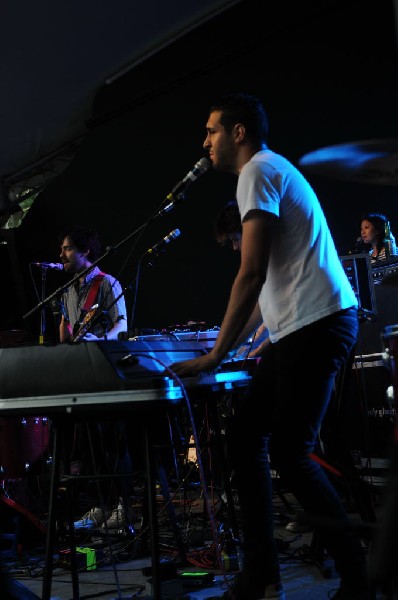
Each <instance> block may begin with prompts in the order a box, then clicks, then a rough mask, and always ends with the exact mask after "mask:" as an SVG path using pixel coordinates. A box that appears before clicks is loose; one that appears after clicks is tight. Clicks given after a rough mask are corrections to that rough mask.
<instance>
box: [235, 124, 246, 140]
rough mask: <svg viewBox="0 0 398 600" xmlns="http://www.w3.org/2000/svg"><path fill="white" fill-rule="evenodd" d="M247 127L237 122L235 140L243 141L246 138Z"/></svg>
mask: <svg viewBox="0 0 398 600" xmlns="http://www.w3.org/2000/svg"><path fill="white" fill-rule="evenodd" d="M245 135H246V127H245V126H244V125H243V124H242V123H235V125H234V137H235V142H242V141H243V140H244V139H245Z"/></svg>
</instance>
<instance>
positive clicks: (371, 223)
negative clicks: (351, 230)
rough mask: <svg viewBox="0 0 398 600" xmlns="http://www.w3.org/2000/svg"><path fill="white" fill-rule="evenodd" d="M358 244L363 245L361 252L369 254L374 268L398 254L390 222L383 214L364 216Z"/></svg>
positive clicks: (373, 213) (360, 248) (372, 213)
mask: <svg viewBox="0 0 398 600" xmlns="http://www.w3.org/2000/svg"><path fill="white" fill-rule="evenodd" d="M357 243H360V244H361V246H359V250H360V251H361V252H368V253H369V256H370V263H371V265H372V266H376V265H377V264H378V263H379V262H380V261H385V260H387V259H388V258H390V256H391V255H394V254H396V247H395V239H394V236H393V234H392V232H391V229H390V223H389V220H388V218H387V217H386V216H385V215H383V214H381V213H375V212H371V213H368V214H366V215H363V216H362V219H361V236H360V238H358V240H357ZM397 258H398V257H397Z"/></svg>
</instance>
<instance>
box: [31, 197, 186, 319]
mask: <svg viewBox="0 0 398 600" xmlns="http://www.w3.org/2000/svg"><path fill="white" fill-rule="evenodd" d="M184 197H185V196H184V193H183V192H181V193H180V194H177V195H176V197H175V198H172V199H171V200H170V198H169V197H167V198H166V200H165V201H167V200H170V202H169V203H168V204H167V205H166V206H165V205H164V204H165V201H163V202H162V204H161V207H163V208H161V209H160V210H158V211H157V212H156V213H155V214H154V215H152V217H150V218H149V219H148V221H146V222H145V223H143V224H142V225H140V227H137V229H135V230H134V231H132V232H131V233H130V234H129V235H128V236H127V237H125V238H124V239H123V240H121V241H120V242H119V243H118V244H116V246H108V247H107V248H106V250H105V252H104V253H103V254H102V256H100V257H99V258H97V259H96V260H95V261H94V262H93V263H92V264H91V265H90V266H89V267H86V268H85V269H83V271H80V272H79V273H76V275H74V277H72V279H70V280H69V281H68V282H67V283H66V284H65V285H61V286H59V287H58V288H57V289H56V290H55V291H54V292H53V293H52V294H50V295H49V296H47V298H44V299H42V300H41V302H39V303H38V304H36V306H34V307H33V308H32V309H31V310H29V311H28V312H27V313H25V314H24V315H22V318H23V319H27V318H28V317H30V316H31V315H33V314H34V313H35V312H37V311H38V310H43V309H44V307H45V306H47V304H48V303H49V302H51V300H53V298H57V297H59V296H61V295H62V294H63V293H64V292H65V291H66V290H68V289H69V288H70V287H71V286H72V285H73V284H74V283H76V281H78V279H80V277H84V276H85V275H87V273H89V272H90V271H91V270H92V268H93V267H95V266H96V265H97V264H98V263H99V262H101V261H102V260H103V259H104V258H106V257H108V256H109V255H110V254H112V253H113V252H116V251H117V250H118V249H119V248H120V247H121V246H123V245H124V244H126V243H127V242H128V241H129V240H131V238H133V237H134V236H135V235H137V234H138V233H139V232H140V231H142V230H143V229H145V228H146V227H148V225H150V223H152V221H154V220H155V219H157V218H158V217H162V216H163V215H164V214H166V213H167V212H169V211H170V210H171V209H172V208H174V206H175V205H176V204H177V203H179V202H180V201H181V200H183V199H184ZM129 285H131V284H129ZM128 287H129V286H127V287H126V288H125V289H124V291H123V292H122V294H124V292H125V291H126V290H127V289H128ZM122 294H120V295H119V297H118V298H117V300H119V298H120V297H121V295H122ZM112 306H113V304H112Z"/></svg>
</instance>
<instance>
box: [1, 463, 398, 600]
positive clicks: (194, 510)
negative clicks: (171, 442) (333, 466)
mask: <svg viewBox="0 0 398 600" xmlns="http://www.w3.org/2000/svg"><path fill="white" fill-rule="evenodd" d="M387 466H388V465H387ZM373 467H374V468H373V470H372V472H370V471H368V472H367V474H366V475H365V474H364V477H362V474H361V480H362V479H363V481H364V482H365V487H364V490H366V493H365V495H363V497H362V500H360V501H359V503H360V504H361V505H360V506H359V505H358V501H355V499H354V498H353V496H352V495H351V493H350V490H348V494H346V497H345V498H344V499H345V502H346V504H347V508H348V510H349V512H350V517H351V519H352V522H353V524H354V525H355V526H357V527H359V528H360V531H361V535H362V536H363V544H364V547H365V548H366V549H367V551H369V548H370V547H371V545H372V539H373V534H374V531H375V530H376V528H378V527H379V525H380V520H382V519H383V515H384V513H385V506H386V495H387V494H386V489H388V488H387V483H388V481H389V477H390V474H389V470H388V468H386V464H385V461H382V464H381V461H379V460H378V461H376V459H375V461H374V465H373ZM274 483H275V494H274V523H275V538H276V539H277V540H279V542H278V543H279V545H280V560H281V565H282V580H283V585H284V589H285V592H286V597H287V600H299V599H300V600H301V599H303V600H304V598H305V599H306V600H319V599H322V598H325V599H328V598H330V597H331V596H332V594H333V593H334V592H335V591H336V590H337V588H338V585H339V579H338V577H337V574H336V573H335V572H334V569H333V563H332V562H331V561H330V559H329V557H328V556H327V555H326V554H325V553H324V550H323V548H322V547H319V545H318V544H317V541H316V540H317V539H318V538H317V536H316V535H315V534H314V532H313V531H312V530H309V531H306V532H302V533H294V532H291V531H288V530H287V529H286V525H287V523H288V522H290V521H291V520H292V519H293V518H294V517H295V516H297V515H300V514H301V513H300V507H299V506H298V504H297V502H296V500H295V498H294V496H293V495H292V494H290V492H289V491H288V490H285V489H283V486H282V487H281V483H280V482H279V481H278V480H277V479H275V480H274ZM171 491H172V496H173V509H174V512H175V517H176V519H177V523H178V528H179V531H180V532H181V539H182V541H183V546H182V547H180V551H179V550H178V544H176V542H175V536H174V534H173V527H172V524H171V521H170V514H169V512H168V511H167V510H166V507H165V503H164V498H163V495H162V494H158V496H157V508H158V523H159V541H160V544H159V548H160V560H161V568H162V570H163V568H166V566H167V568H168V569H171V570H168V571H167V573H168V574H166V572H165V573H164V574H162V577H161V582H160V584H159V579H160V578H159V579H158V580H157V581H158V584H159V585H160V593H161V596H160V597H161V599H162V600H202V599H205V598H207V599H210V598H217V597H220V596H222V594H223V592H224V591H225V590H226V589H227V587H228V583H229V582H231V581H232V579H233V576H234V574H236V572H237V568H236V567H237V566H238V559H237V557H236V556H235V555H234V552H233V551H231V552H230V555H229V557H228V559H223V562H222V566H223V568H222V569H220V568H219V567H217V557H216V552H215V550H214V548H215V544H214V535H213V534H212V527H211V521H212V519H209V518H208V516H207V509H206V506H207V504H206V502H205V501H204V500H203V495H202V493H201V490H200V486H198V487H197V489H191V490H190V491H189V492H186V491H185V492H184V493H183V494H182V493H181V492H180V491H179V492H178V493H176V492H175V491H173V490H171ZM232 493H233V498H234V513H231V511H230V510H228V506H227V503H226V500H225V495H224V496H223V494H221V495H219V496H218V495H217V494H214V491H212V490H210V492H209V498H210V501H211V506H212V507H213V508H212V511H214V523H215V525H216V528H217V531H218V535H219V536H221V537H219V539H221V540H223V539H224V538H223V535H224V534H223V533H222V532H223V530H226V531H229V530H230V528H229V523H230V519H231V514H235V515H236V517H237V520H238V523H239V506H238V504H237V500H236V496H235V492H234V490H232ZM354 496H355V494H354ZM362 502H363V504H362ZM369 503H370V504H369ZM369 505H371V508H372V509H373V508H374V510H375V514H376V522H375V523H371V522H369V520H368V517H367V515H368V508H369ZM142 507H143V505H142V503H141V502H140V498H139V494H138V497H137V498H135V499H134V505H133V509H134V511H135V522H134V523H133V526H134V528H135V530H134V532H132V531H130V532H129V531H121V532H119V533H117V534H111V535H110V536H109V538H108V539H107V538H106V535H105V534H104V532H103V531H101V530H93V531H82V530H79V531H78V532H77V546H78V547H81V548H90V549H95V551H96V558H97V568H96V569H95V570H91V571H88V570H87V569H86V568H85V567H84V566H81V568H79V572H78V588H79V591H78V594H79V595H77V592H76V590H75V595H74V593H73V587H72V577H71V571H70V568H69V567H68V564H67V560H68V559H67V555H66V554H65V552H63V553H62V559H61V563H60V556H61V554H60V551H62V550H63V551H65V550H67V549H68V544H67V540H68V535H67V534H66V535H65V531H64V525H62V527H60V532H59V534H58V539H57V541H56V544H55V553H54V563H53V573H52V581H51V599H52V600H71V599H74V598H80V599H81V600H83V599H84V600H85V599H93V598H95V599H97V598H98V599H99V598H101V599H104V600H109V599H130V598H140V599H157V598H159V596H156V594H158V593H159V587H157V586H155V588H154V587H153V585H152V582H151V577H150V574H149V575H148V573H147V572H146V573H145V571H143V569H145V567H147V568H149V569H150V566H151V552H150V550H149V551H148V550H146V549H145V545H146V544H147V542H145V543H144V540H145V539H146V538H145V535H144V533H145V532H144V528H142V529H140V527H142V522H143V521H142ZM364 507H365V508H364ZM3 511H4V507H3ZM7 511H8V512H7V513H6V516H8V517H10V514H11V515H12V512H11V513H10V511H9V508H7ZM14 513H15V514H14V518H12V519H11V520H12V521H13V522H15V523H16V527H18V526H19V527H20V530H19V534H20V538H19V540H17V541H18V543H17V545H16V546H15V545H14V548H13V549H11V550H10V549H7V546H6V544H7V539H6V538H5V537H4V535H3V536H1V538H2V550H3V551H2V556H3V560H2V564H3V571H4V573H5V575H6V576H7V578H8V581H9V583H10V596H9V597H10V598H15V599H16V598H23V599H24V600H29V599H31V600H37V599H40V598H42V592H43V571H44V564H45V545H46V544H45V539H46V537H45V528H44V529H43V531H41V530H39V529H38V527H36V526H35V525H34V523H33V522H32V520H30V522H29V524H27V519H26V516H24V515H22V514H21V513H20V511H14ZM363 515H365V517H363ZM21 526H22V527H21ZM220 532H221V533H220ZM10 543H14V544H15V540H14V542H12V541H11V542H10ZM181 553H185V557H184V560H183V561H182V560H181ZM394 553H395V554H394ZM392 554H393V555H394V556H395V557H396V552H395V550H393V549H391V552H388V555H389V556H386V557H385V561H387V562H388V560H389V559H390V558H391V555H392ZM82 557H83V555H82V554H80V556H79V559H80V560H83V563H84V561H85V558H86V555H84V558H82ZM83 563H81V564H83ZM84 564H85V563H84ZM164 565H166V566H164ZM186 572H189V573H198V572H200V573H204V572H205V573H207V576H206V577H204V576H203V575H202V578H201V579H200V582H201V583H200V582H199V581H197V580H195V581H194V583H192V578H191V577H189V576H186V577H184V576H181V574H182V573H186ZM389 584H390V581H387V582H386V586H388V585H389ZM156 590H158V591H156ZM1 597H2V598H6V596H3V595H1ZM377 597H378V598H383V600H389V599H390V598H397V597H398V595H396V594H395V595H394V593H391V595H388V594H384V595H383V594H381V590H380V591H379V592H378V594H377Z"/></svg>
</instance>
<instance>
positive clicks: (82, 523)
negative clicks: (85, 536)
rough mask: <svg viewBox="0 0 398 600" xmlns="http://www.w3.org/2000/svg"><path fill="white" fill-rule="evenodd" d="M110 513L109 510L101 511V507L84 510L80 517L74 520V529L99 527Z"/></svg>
mask: <svg viewBox="0 0 398 600" xmlns="http://www.w3.org/2000/svg"><path fill="white" fill-rule="evenodd" d="M110 515H111V511H110V510H106V509H105V512H103V510H102V508H98V507H94V508H92V509H90V510H89V511H88V512H86V514H85V515H83V516H82V518H81V519H79V520H78V521H75V522H74V524H73V525H74V528H75V529H82V528H85V529H95V528H96V527H100V526H101V525H102V524H103V523H104V522H105V521H106V520H107V519H109V517H110Z"/></svg>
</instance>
